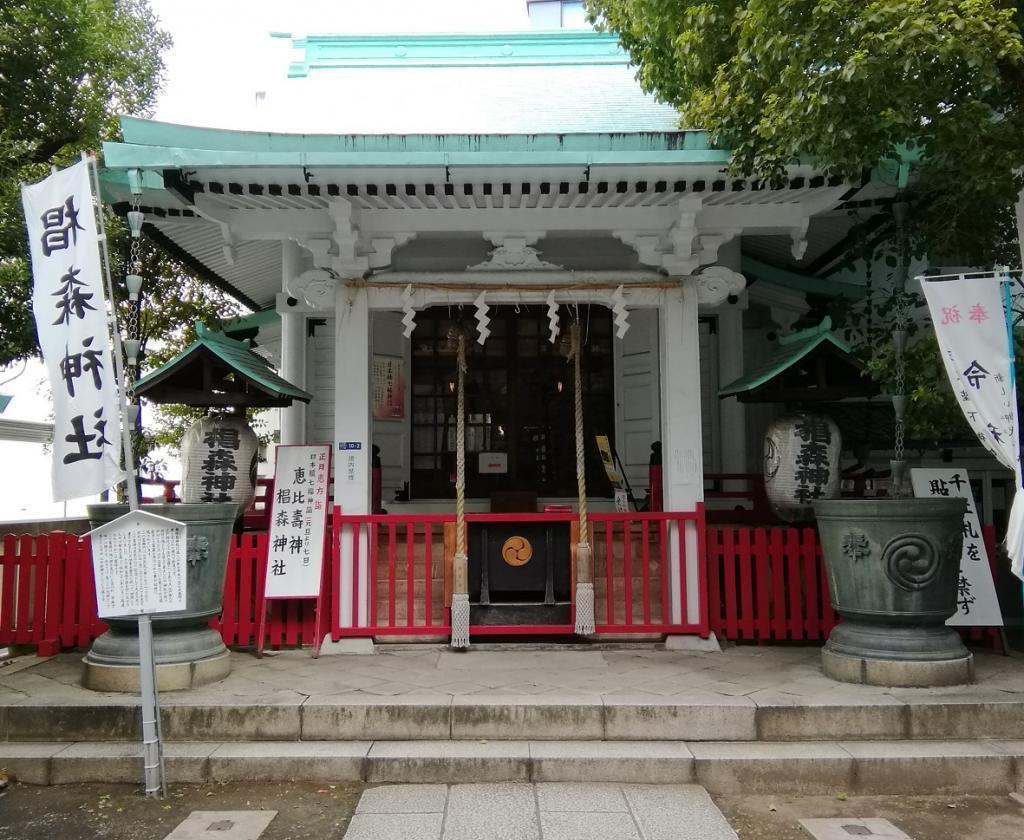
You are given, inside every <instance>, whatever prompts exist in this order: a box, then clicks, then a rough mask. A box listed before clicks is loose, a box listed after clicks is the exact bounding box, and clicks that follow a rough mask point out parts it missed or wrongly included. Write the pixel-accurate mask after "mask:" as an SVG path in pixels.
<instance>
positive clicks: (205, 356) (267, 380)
mask: <svg viewBox="0 0 1024 840" xmlns="http://www.w3.org/2000/svg"><path fill="white" fill-rule="evenodd" d="M196 333H197V336H198V337H197V338H196V340H195V341H194V342H192V344H190V345H189V346H188V347H187V348H185V349H184V350H183V351H182V352H181V353H179V354H178V355H177V356H175V357H174V358H173V359H171V360H170V361H168V362H165V363H164V364H162V365H161V366H160V367H158V368H157V369H156V370H154V371H152V372H151V373H149V374H148V375H146V376H144V377H143V378H142V379H140V380H139V381H138V382H136V383H135V386H134V390H135V393H136V394H138V395H139V396H144V397H146V398H147V399H149V400H151V401H152V402H156V403H171V402H173V403H181V404H183V405H191V406H197V407H216V406H220V407H226V406H244V407H259V408H269V407H273V406H287V405H291V404H292V402H293V401H294V400H302V401H303V402H306V403H308V402H309V401H310V400H312V399H313V395H312V394H310V393H308V392H306V391H303V390H302V389H301V388H299V387H297V386H295V385H293V384H292V383H290V382H288V381H287V380H285V379H282V378H281V377H280V376H278V375H277V373H276V372H275V371H274V369H273V368H272V367H271V365H270V362H268V361H267V360H266V359H264V358H263V357H262V356H260V355H259V354H258V353H255V352H253V350H252V349H251V348H250V347H249V344H248V343H247V342H245V341H236V340H235V339H233V338H228V337H227V336H226V335H224V334H223V333H219V332H214V331H212V330H209V329H207V328H206V327H204V326H203V325H202V324H197V325H196Z"/></svg>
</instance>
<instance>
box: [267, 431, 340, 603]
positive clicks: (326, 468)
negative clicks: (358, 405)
mask: <svg viewBox="0 0 1024 840" xmlns="http://www.w3.org/2000/svg"><path fill="white" fill-rule="evenodd" d="M330 475H331V447H330V445H329V444H324V445H322V446H320V445H313V446H279V447H277V463H276V466H275V468H274V499H273V503H272V507H271V512H270V549H269V553H268V556H267V585H266V589H265V593H266V597H267V598H315V597H317V596H318V595H319V594H320V582H321V573H322V569H323V556H324V537H325V530H326V527H327V505H328V499H327V488H328V484H329V482H330Z"/></svg>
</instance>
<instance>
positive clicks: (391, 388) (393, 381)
mask: <svg viewBox="0 0 1024 840" xmlns="http://www.w3.org/2000/svg"><path fill="white" fill-rule="evenodd" d="M372 372H373V378H372V383H373V416H374V417H376V418H377V419H378V420H401V419H402V418H403V417H405V364H404V360H403V359H402V357H401V356H379V355H374V357H373V366H372Z"/></svg>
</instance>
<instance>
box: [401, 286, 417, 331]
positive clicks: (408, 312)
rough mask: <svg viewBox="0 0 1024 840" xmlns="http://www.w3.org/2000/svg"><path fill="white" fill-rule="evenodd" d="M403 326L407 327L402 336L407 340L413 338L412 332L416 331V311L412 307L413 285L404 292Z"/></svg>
mask: <svg viewBox="0 0 1024 840" xmlns="http://www.w3.org/2000/svg"><path fill="white" fill-rule="evenodd" d="M402 324H403V325H404V326H405V330H404V331H403V332H402V335H403V336H404V337H405V338H411V337H412V331H413V330H414V329H416V310H415V309H413V305H412V283H410V284H409V285H407V286H406V287H405V289H404V290H403V291H402Z"/></svg>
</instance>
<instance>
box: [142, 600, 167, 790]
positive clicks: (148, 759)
mask: <svg viewBox="0 0 1024 840" xmlns="http://www.w3.org/2000/svg"><path fill="white" fill-rule="evenodd" d="M139 683H140V685H141V688H142V767H143V770H144V773H145V780H146V796H158V795H165V794H166V783H165V781H164V762H163V750H162V749H161V744H160V728H159V724H160V708H159V705H158V703H157V702H156V669H155V667H154V664H153V622H152V620H151V619H150V617H149V615H145V614H144V615H140V616H139Z"/></svg>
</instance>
